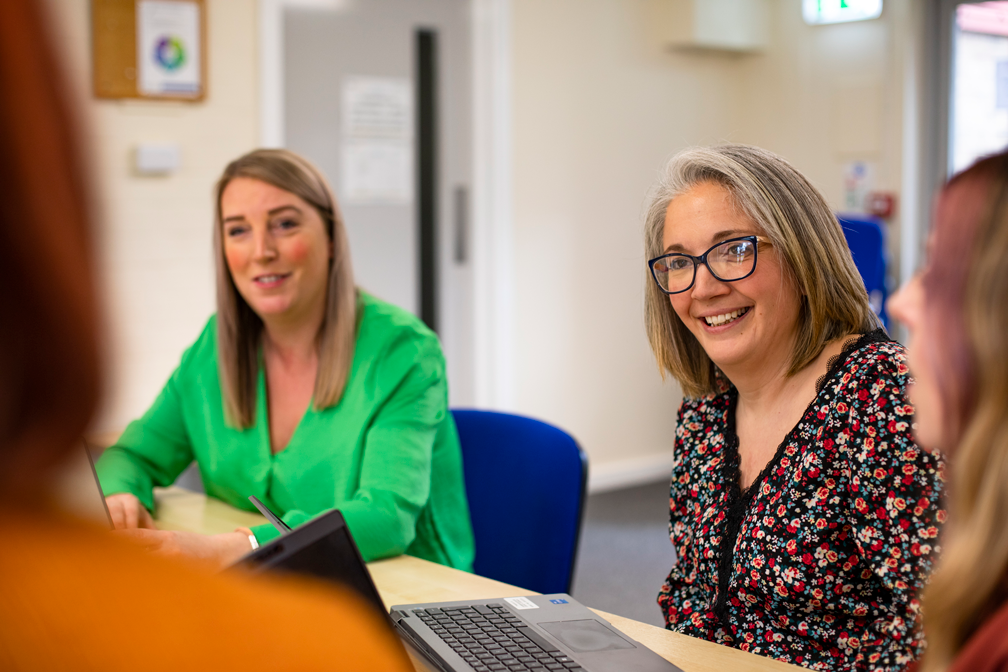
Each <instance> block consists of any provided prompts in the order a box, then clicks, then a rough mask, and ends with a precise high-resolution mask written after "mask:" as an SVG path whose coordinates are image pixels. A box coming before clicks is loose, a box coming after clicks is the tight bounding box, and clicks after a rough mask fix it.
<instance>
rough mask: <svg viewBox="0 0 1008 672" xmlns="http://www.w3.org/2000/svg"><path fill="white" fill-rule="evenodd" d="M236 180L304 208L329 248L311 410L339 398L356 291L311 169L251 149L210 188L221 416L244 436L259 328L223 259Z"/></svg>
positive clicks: (251, 416) (320, 183) (335, 218)
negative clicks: (311, 211) (226, 210)
mask: <svg viewBox="0 0 1008 672" xmlns="http://www.w3.org/2000/svg"><path fill="white" fill-rule="evenodd" d="M237 177H247V178H252V179H255V180H261V181H262V182H265V183H267V184H271V185H273V186H274V187H277V188H279V189H283V190H284V191H288V192H290V193H292V194H294V195H295V196H298V197H299V198H301V199H302V200H304V201H305V202H306V203H308V204H310V205H311V206H312V207H314V208H315V210H316V211H317V212H318V214H319V216H321V217H322V222H323V223H324V224H325V227H326V233H327V234H328V236H329V240H330V241H331V242H332V247H333V257H332V259H331V260H330V262H329V283H328V287H327V290H326V308H325V316H324V317H323V320H322V326H321V327H320V329H319V334H318V374H317V376H316V378H315V392H314V397H313V398H314V407H315V408H316V409H323V408H328V407H330V406H334V405H335V404H336V403H338V402H339V400H340V398H341V397H342V396H343V390H344V388H345V387H346V382H347V379H348V378H349V376H350V366H351V364H352V363H353V354H354V344H355V341H356V339H357V292H356V288H355V287H354V281H353V267H352V265H351V263H350V251H349V246H348V244H347V237H346V230H345V228H344V226H343V219H342V217H341V216H340V213H339V209H338V208H337V207H336V199H335V198H334V197H333V194H332V190H331V189H330V188H329V184H328V183H327V182H326V180H325V177H323V176H322V173H321V171H319V169H318V168H316V167H315V166H314V165H312V164H311V163H310V162H309V161H308V160H307V159H305V158H303V157H301V156H298V155H297V154H295V153H294V152H291V151H288V150H286V149H257V150H255V151H253V152H249V153H248V154H245V155H244V156H241V157H239V158H237V159H235V160H234V161H232V162H231V163H230V164H228V166H227V168H225V169H224V173H223V174H222V175H221V177H220V179H219V180H218V181H217V187H216V198H217V204H216V211H215V223H214V234H213V240H214V258H215V264H216V267H217V349H218V361H219V370H220V383H221V394H222V396H223V401H224V411H225V416H226V417H227V420H228V422H229V423H230V424H233V425H234V426H236V427H238V428H242V429H244V428H247V427H251V426H252V425H253V424H254V423H255V410H256V390H257V381H258V376H259V347H260V344H261V343H260V342H261V339H262V330H263V323H262V320H261V319H260V318H259V316H258V315H256V313H255V311H253V310H252V308H251V307H250V306H249V305H248V303H246V302H245V299H243V298H242V296H241V294H239V293H238V289H237V288H236V287H235V284H234V280H233V279H232V277H231V272H230V270H228V266H227V260H226V259H225V258H224V241H223V235H222V229H223V217H222V215H221V197H222V196H223V194H224V189H225V188H226V187H227V185H228V184H229V183H230V182H231V180H233V179H235V178H237Z"/></svg>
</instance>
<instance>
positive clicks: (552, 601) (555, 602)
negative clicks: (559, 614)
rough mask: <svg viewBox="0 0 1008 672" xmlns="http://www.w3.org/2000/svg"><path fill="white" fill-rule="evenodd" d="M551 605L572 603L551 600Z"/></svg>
mask: <svg viewBox="0 0 1008 672" xmlns="http://www.w3.org/2000/svg"><path fill="white" fill-rule="evenodd" d="M550 604H570V602H568V601H567V600H560V599H557V600H550Z"/></svg>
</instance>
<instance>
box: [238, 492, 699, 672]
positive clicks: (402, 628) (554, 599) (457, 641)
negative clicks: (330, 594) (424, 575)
mask: <svg viewBox="0 0 1008 672" xmlns="http://www.w3.org/2000/svg"><path fill="white" fill-rule="evenodd" d="M274 517H275V516H274ZM278 529H281V528H279V527H278ZM281 533H282V534H281V536H280V537H278V538H277V539H274V540H273V541H271V542H270V543H268V544H265V545H263V546H260V547H259V549H258V550H256V551H253V552H252V553H250V554H248V555H246V556H245V557H244V558H242V559H241V560H239V561H238V563H236V565H235V566H236V567H242V568H243V569H244V570H245V571H252V572H259V571H281V572H292V573H299V574H309V575H312V576H315V577H317V578H321V579H326V580H329V581H337V582H339V583H342V584H343V585H345V586H348V587H350V588H351V589H353V590H355V591H357V593H358V594H360V595H361V596H362V597H363V598H364V599H365V600H366V601H367V602H368V603H370V604H371V605H372V606H373V607H374V608H375V609H378V610H380V611H381V612H382V613H385V607H384V606H383V604H382V600H381V597H380V596H379V594H378V590H377V589H376V588H375V585H374V582H373V581H372V579H371V574H370V572H368V569H367V565H366V564H365V563H364V560H363V558H362V557H361V555H360V551H359V550H358V549H357V544H356V543H355V542H354V540H353V537H352V536H351V534H350V530H349V528H348V527H347V525H346V521H345V520H344V519H343V515H342V514H341V513H340V512H339V511H330V512H328V513H326V514H323V515H321V516H319V517H317V518H315V519H313V520H311V521H309V522H307V523H305V524H304V525H301V526H299V527H297V528H295V529H294V530H290V531H286V530H283V529H281ZM388 617H389V620H390V621H391V624H392V625H393V627H395V629H396V630H397V631H398V633H399V635H400V637H401V638H402V640H403V641H404V642H405V643H406V644H407V648H409V649H412V650H413V651H414V652H416V653H417V654H419V655H420V657H422V658H424V659H425V660H426V661H427V662H428V663H429V664H430V665H432V666H433V667H435V668H437V669H438V670H440V671H441V672H502V671H508V672H519V671H523V672H524V671H528V670H534V671H536V672H539V671H546V670H550V671H553V672H566V671H568V670H570V671H571V672H579V671H581V670H591V671H592V672H624V671H631V672H677V671H678V672H682V670H680V669H679V668H678V667H676V666H675V665H673V664H672V663H670V662H668V661H667V660H665V659H664V658H662V657H661V656H659V655H658V654H656V653H655V652H653V651H651V649H649V648H647V647H646V646H644V645H643V644H641V643H639V642H637V641H634V640H633V639H631V638H630V637H628V636H627V635H625V634H623V633H622V632H620V631H618V630H617V629H616V628H614V627H613V626H612V625H611V624H610V623H609V622H608V621H606V620H605V619H602V618H600V617H599V616H598V615H597V614H596V613H595V612H593V611H591V610H590V609H588V608H586V607H584V606H583V605H581V604H580V603H578V601H577V600H575V599H574V598H573V597H571V596H570V595H567V594H563V593H560V594H555V595H523V596H515V597H507V598H502V599H495V600H467V601H464V602H436V603H430V604H400V605H396V606H393V607H392V609H391V610H390V612H389V613H388Z"/></svg>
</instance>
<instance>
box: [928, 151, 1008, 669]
mask: <svg viewBox="0 0 1008 672" xmlns="http://www.w3.org/2000/svg"><path fill="white" fill-rule="evenodd" d="M935 219H936V222H935V229H934V235H935V238H934V240H933V243H932V246H933V247H932V249H935V250H941V254H940V255H936V256H935V258H934V259H932V260H931V261H930V263H929V266H928V270H927V272H926V273H925V275H924V283H925V322H924V324H923V326H924V328H927V329H929V330H930V331H931V333H933V334H934V335H935V340H936V343H935V349H934V350H933V352H932V353H926V354H930V357H931V361H932V362H934V363H935V365H936V366H935V368H936V369H937V373H939V374H943V373H944V374H945V378H946V379H947V378H951V379H953V380H952V381H950V382H954V383H956V384H955V385H953V386H951V389H952V390H954V394H955V396H956V397H957V399H946V398H944V397H943V406H945V407H946V408H945V410H946V411H950V413H951V416H952V417H949V418H946V419H945V420H946V424H947V425H948V427H949V429H950V430H951V436H950V437H949V439H950V440H951V441H952V442H953V444H950V445H954V450H951V451H950V455H949V469H950V487H949V503H948V504H949V513H950V518H949V520H950V524H949V526H948V529H947V530H946V536H947V539H946V541H945V543H943V544H942V546H943V548H944V551H943V554H942V558H941V561H940V563H939V566H938V569H937V570H936V572H935V573H934V575H933V576H932V578H931V582H930V584H929V585H928V587H927V588H926V589H925V592H924V599H923V614H924V630H925V634H926V635H927V640H928V648H927V651H926V654H925V656H924V659H923V661H921V667H920V670H921V672H935V671H937V670H945V669H946V668H948V667H949V665H950V664H951V662H952V660H953V659H954V657H955V655H956V654H957V653H958V652H959V651H960V650H961V649H962V647H963V645H964V644H965V643H966V642H967V641H968V640H969V638H970V636H971V635H972V634H974V633H975V632H976V630H977V629H978V628H979V627H980V626H981V625H982V624H983V622H984V620H986V618H988V617H989V616H991V615H992V613H993V612H994V611H995V610H996V609H997V608H998V607H999V606H1000V605H1001V604H1003V603H1004V602H1005V600H1006V599H1008V525H1006V524H1005V521H1006V520H1008V413H1006V410H1008V154H1000V155H997V156H994V157H991V158H989V159H985V160H983V161H980V162H978V163H977V164H976V165H974V166H973V167H972V168H970V169H968V170H967V171H965V172H964V173H961V174H959V175H958V176H956V177H955V178H953V179H952V180H951V181H950V182H949V185H948V186H946V187H945V189H944V190H943V191H942V194H941V196H940V198H939V200H938V207H937V208H936V217H935ZM957 247H961V248H964V249H962V251H963V252H965V254H961V255H960V254H959V252H960V250H959V249H957ZM959 337H961V338H959ZM961 348H965V350H966V352H965V353H963V354H965V355H966V356H965V357H959V358H957V357H956V355H957V351H958V350H960V349H961ZM942 387H943V390H945V386H944V385H943V386H942ZM959 398H967V399H968V400H969V401H968V402H967V403H957V402H958V401H960V399H959Z"/></svg>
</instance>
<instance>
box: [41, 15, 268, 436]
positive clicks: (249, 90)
mask: <svg viewBox="0 0 1008 672" xmlns="http://www.w3.org/2000/svg"><path fill="white" fill-rule="evenodd" d="M48 5H49V8H50V14H51V16H52V18H53V19H55V29H56V30H57V31H58V34H59V42H60V43H61V44H63V45H65V47H66V50H65V54H64V55H65V56H66V61H67V63H68V65H69V67H70V70H71V76H72V79H73V81H72V84H73V86H74V88H75V90H76V92H77V95H78V98H79V100H80V103H79V105H80V112H81V113H82V114H83V117H84V119H85V124H84V126H85V131H86V133H85V135H86V138H85V140H86V141H87V144H88V146H89V152H90V155H91V159H92V160H93V165H94V166H95V169H96V170H95V172H94V174H93V176H92V177H93V178H94V182H95V184H96V187H97V195H98V204H97V205H98V207H99V210H100V212H101V214H100V216H99V218H98V232H97V233H98V236H99V239H100V240H99V255H100V268H101V272H102V274H103V278H102V280H103V282H104V286H105V289H106V291H105V299H106V311H107V316H108V320H107V322H108V330H109V339H108V341H109V344H110V345H109V349H108V361H109V364H110V371H109V373H110V375H109V378H108V382H107V396H106V403H105V408H104V410H103V412H102V413H101V414H100V417H99V418H98V420H97V422H96V425H95V427H94V431H95V432H96V433H99V434H100V433H103V432H110V431H111V432H115V431H119V430H121V429H122V428H123V427H125V425H126V423H127V422H129V421H130V420H131V419H133V418H134V417H136V416H138V415H139V414H141V413H142V412H143V411H144V410H145V409H146V408H147V407H148V406H149V405H150V403H151V402H152V401H153V400H154V397H155V396H156V395H157V393H158V391H159V390H160V389H161V387H162V386H163V385H164V383H165V381H166V380H167V378H168V376H169V375H170V374H171V372H172V370H173V369H174V368H175V367H176V366H177V364H178V361H179V357H180V356H181V354H182V351H183V350H184V349H185V348H186V347H187V346H188V345H189V344H191V343H192V342H193V341H195V340H196V337H197V336H198V335H199V332H200V330H201V329H202V327H203V324H204V323H205V321H206V319H207V318H208V317H209V316H210V314H211V313H212V312H213V310H214V279H213V257H212V253H211V231H212V228H211V226H212V221H213V198H212V190H213V184H214V181H215V180H216V178H217V176H218V175H219V174H220V172H221V171H222V170H223V168H224V166H225V165H226V164H227V162H228V161H229V160H231V159H233V158H235V157H237V156H238V155H240V154H242V153H244V152H247V151H249V150H250V149H253V148H254V147H255V146H256V142H257V139H258V112H257V109H258V104H259V99H258V95H257V76H258V74H257V73H258V68H257V48H256V37H257V30H256V2H255V0H207V3H206V5H207V15H208V16H207V26H208V40H207V42H208V44H207V47H208V52H209V56H210V58H209V74H208V95H207V97H206V99H205V100H204V101H203V102H199V103H176V102H153V101H127V100H123V101H110V100H97V99H95V98H94V97H92V95H91V89H90V82H91V53H90V50H91V43H90V39H91V38H90V30H91V20H90V11H89V8H90V2H88V0H48ZM140 142H173V143H177V144H178V145H179V146H180V147H181V150H182V168H181V170H179V171H178V173H176V174H175V175H172V176H170V177H138V176H135V175H133V174H132V172H131V160H132V157H131V152H132V150H133V148H134V147H135V146H136V144H137V143H140Z"/></svg>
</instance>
